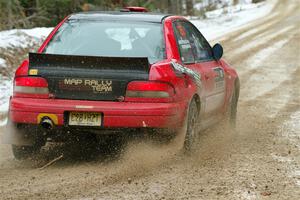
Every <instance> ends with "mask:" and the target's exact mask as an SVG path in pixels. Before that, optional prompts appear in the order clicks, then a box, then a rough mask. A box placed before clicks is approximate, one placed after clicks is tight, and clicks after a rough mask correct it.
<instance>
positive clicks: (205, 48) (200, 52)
mask: <svg viewBox="0 0 300 200" xmlns="http://www.w3.org/2000/svg"><path fill="white" fill-rule="evenodd" d="M185 24H186V26H187V27H188V28H187V29H190V32H191V36H192V41H193V43H192V47H193V51H194V55H195V60H196V61H208V60H212V59H213V54H212V49H211V47H210V45H209V43H208V42H207V41H206V39H205V38H204V37H203V35H202V34H201V33H200V31H199V30H198V29H197V28H196V27H195V26H194V25H192V24H191V23H185Z"/></svg>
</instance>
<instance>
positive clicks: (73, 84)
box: [29, 53, 150, 101]
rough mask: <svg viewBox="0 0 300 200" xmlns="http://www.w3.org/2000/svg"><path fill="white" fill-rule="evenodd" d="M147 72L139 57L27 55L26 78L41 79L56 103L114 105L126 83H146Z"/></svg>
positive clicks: (143, 61) (148, 65)
mask: <svg viewBox="0 0 300 200" xmlns="http://www.w3.org/2000/svg"><path fill="white" fill-rule="evenodd" d="M149 69H150V64H149V61H148V59H147V58H140V57H138V58H133V57H96V56H77V55H56V54H39V53H30V54H29V75H35V76H40V77H43V78H45V79H46V80H47V81H48V87H49V92H50V93H51V94H53V95H54V98H58V99H76V100H104V101H118V100H120V99H122V98H123V97H124V95H125V93H126V86H127V84H128V82H130V81H133V80H148V79H149ZM31 71H34V72H36V73H35V74H31V73H30V72H31Z"/></svg>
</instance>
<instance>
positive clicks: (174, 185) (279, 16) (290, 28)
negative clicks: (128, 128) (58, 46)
mask: <svg viewBox="0 0 300 200" xmlns="http://www.w3.org/2000/svg"><path fill="white" fill-rule="evenodd" d="M299 4H300V2H299V0H280V1H278V3H277V5H276V6H275V8H274V10H273V12H272V13H271V14H270V15H268V16H267V17H265V18H263V19H260V20H257V21H255V22H253V23H251V24H249V25H248V26H247V27H244V28H242V29H241V30H239V31H236V32H234V33H231V34H229V35H226V36H224V37H223V38H221V39H220V40H221V43H222V44H223V46H224V47H225V57H226V59H227V60H228V62H229V63H231V64H232V65H233V66H235V68H236V69H237V71H238V72H239V74H240V79H241V94H240V103H239V106H238V123H237V124H238V127H237V131H236V132H235V133H227V132H224V131H223V129H221V128H212V129H209V130H206V131H204V132H202V133H201V137H200V142H199V143H200V144H199V150H198V151H197V152H196V153H195V155H193V156H191V157H185V156H182V155H180V154H178V152H177V151H176V150H175V148H174V146H172V145H171V146H156V145H151V144H146V143H145V144H131V145H129V148H128V149H126V150H125V151H124V153H123V154H122V155H120V157H119V158H118V159H101V158H99V159H95V160H92V161H89V162H87V161H80V160H77V159H76V158H64V159H62V160H60V161H57V162H56V163H55V164H54V165H52V166H50V167H48V168H45V169H43V170H40V169H38V168H39V167H41V166H43V165H44V164H46V163H47V162H48V161H49V160H51V159H53V158H55V157H57V156H59V155H60V150H57V151H47V150H44V152H43V154H44V155H42V156H41V158H39V159H35V160H26V161H17V160H15V159H14V158H13V156H12V153H11V150H10V146H8V145H0V199H295V200H296V199H300V89H299V86H300V51H299V49H300V27H299V24H300V12H299V10H300V5H299ZM65 151H66V150H65ZM67 151H68V150H67ZM51 152H52V153H51Z"/></svg>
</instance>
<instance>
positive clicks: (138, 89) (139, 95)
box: [125, 81, 175, 102]
mask: <svg viewBox="0 0 300 200" xmlns="http://www.w3.org/2000/svg"><path fill="white" fill-rule="evenodd" d="M174 94H175V91H174V88H173V86H172V85H170V84H169V83H165V82H156V81H133V82H130V83H129V84H128V85H127V90H126V97H125V101H135V102H171V101H173V97H174Z"/></svg>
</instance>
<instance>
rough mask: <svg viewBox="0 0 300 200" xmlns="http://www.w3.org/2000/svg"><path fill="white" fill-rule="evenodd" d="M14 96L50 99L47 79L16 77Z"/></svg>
mask: <svg viewBox="0 0 300 200" xmlns="http://www.w3.org/2000/svg"><path fill="white" fill-rule="evenodd" d="M14 96H17V97H35V98H48V97H49V90H48V83H47V81H46V79H44V78H41V77H28V76H25V77H16V78H15V81H14Z"/></svg>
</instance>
